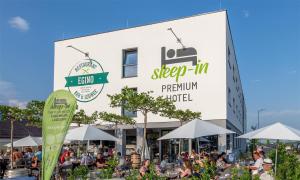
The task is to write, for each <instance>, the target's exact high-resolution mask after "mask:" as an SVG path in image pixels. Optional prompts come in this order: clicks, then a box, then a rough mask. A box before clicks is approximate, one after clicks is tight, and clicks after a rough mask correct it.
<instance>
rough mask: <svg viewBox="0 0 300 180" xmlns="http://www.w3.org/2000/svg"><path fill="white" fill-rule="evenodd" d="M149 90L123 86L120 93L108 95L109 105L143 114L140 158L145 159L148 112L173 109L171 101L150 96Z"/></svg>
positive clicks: (155, 112)
mask: <svg viewBox="0 0 300 180" xmlns="http://www.w3.org/2000/svg"><path fill="white" fill-rule="evenodd" d="M151 93H152V92H151V91H148V92H141V93H138V92H137V91H135V90H133V89H130V88H128V87H125V88H124V89H123V90H122V91H121V93H119V94H115V95H108V97H109V98H110V101H111V102H110V106H111V107H123V108H124V109H126V110H128V111H139V112H141V113H142V115H143V116H144V138H143V143H142V155H143V156H142V159H145V153H144V152H145V142H146V135H147V134H146V130H147V122H148V113H153V114H157V113H160V112H163V111H168V110H171V109H175V106H174V104H173V102H172V101H169V100H168V99H166V98H163V97H162V96H159V97H157V98H155V97H153V96H151Z"/></svg>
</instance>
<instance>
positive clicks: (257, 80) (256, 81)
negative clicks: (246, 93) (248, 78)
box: [253, 79, 261, 83]
mask: <svg viewBox="0 0 300 180" xmlns="http://www.w3.org/2000/svg"><path fill="white" fill-rule="evenodd" d="M253 82H254V83H259V82H261V80H260V79H255V80H253Z"/></svg>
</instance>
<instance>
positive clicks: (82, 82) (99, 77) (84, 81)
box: [65, 72, 108, 87]
mask: <svg viewBox="0 0 300 180" xmlns="http://www.w3.org/2000/svg"><path fill="white" fill-rule="evenodd" d="M107 75H108V72H104V73H96V74H85V75H80V76H68V77H65V79H66V81H67V83H66V85H65V87H73V86H86V85H93V84H105V83H108V80H107Z"/></svg>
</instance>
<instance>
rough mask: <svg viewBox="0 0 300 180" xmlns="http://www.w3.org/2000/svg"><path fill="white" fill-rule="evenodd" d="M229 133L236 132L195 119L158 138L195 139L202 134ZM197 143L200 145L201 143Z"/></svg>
mask: <svg viewBox="0 0 300 180" xmlns="http://www.w3.org/2000/svg"><path fill="white" fill-rule="evenodd" d="M229 133H235V132H233V131H230V130H228V129H225V128H223V127H220V126H217V125H215V124H212V123H210V122H207V121H204V120H200V119H195V120H192V121H190V122H188V123H186V124H184V125H182V126H180V127H178V128H177V129H175V130H173V131H171V132H169V133H168V134H166V135H164V136H162V137H160V138H158V140H164V139H195V138H199V137H202V136H211V135H219V134H229ZM202 140H203V139H202ZM197 144H198V145H199V143H197ZM190 146H191V144H190ZM198 148H199V147H198ZM189 152H190V153H191V147H189Z"/></svg>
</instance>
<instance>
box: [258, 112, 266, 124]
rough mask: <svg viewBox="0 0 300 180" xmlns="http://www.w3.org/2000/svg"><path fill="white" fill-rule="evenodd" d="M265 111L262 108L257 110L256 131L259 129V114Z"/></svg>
mask: <svg viewBox="0 0 300 180" xmlns="http://www.w3.org/2000/svg"><path fill="white" fill-rule="evenodd" d="M265 110H266V109H264V108H261V109H259V110H257V129H259V114H260V113H261V112H263V111H265Z"/></svg>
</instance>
